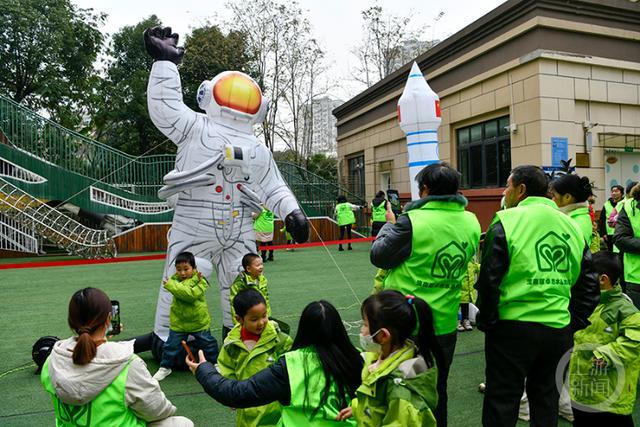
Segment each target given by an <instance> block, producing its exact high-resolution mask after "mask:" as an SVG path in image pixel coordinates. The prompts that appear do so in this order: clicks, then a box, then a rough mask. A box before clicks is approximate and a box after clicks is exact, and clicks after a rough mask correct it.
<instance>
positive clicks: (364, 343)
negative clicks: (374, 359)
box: [360, 329, 382, 353]
mask: <svg viewBox="0 0 640 427" xmlns="http://www.w3.org/2000/svg"><path fill="white" fill-rule="evenodd" d="M381 330H382V329H378V331H377V332H376V333H375V334H373V335H362V334H360V347H361V348H362V349H363V350H364V351H368V352H369V353H380V352H382V346H381V345H380V344H378V343H377V342H375V341H374V340H373V337H375V336H376V335H378V332H380V331H381Z"/></svg>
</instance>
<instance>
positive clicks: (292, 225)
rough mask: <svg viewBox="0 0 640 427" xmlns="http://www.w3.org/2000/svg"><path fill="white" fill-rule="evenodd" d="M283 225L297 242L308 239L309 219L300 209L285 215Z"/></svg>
mask: <svg viewBox="0 0 640 427" xmlns="http://www.w3.org/2000/svg"><path fill="white" fill-rule="evenodd" d="M284 225H285V227H286V228H287V231H288V232H289V234H291V237H293V240H295V241H296V242H297V243H304V242H306V241H307V239H309V221H307V217H306V216H305V215H304V212H302V211H301V210H300V209H296V210H295V211H293V212H291V213H290V214H289V215H287V217H286V218H285V219H284Z"/></svg>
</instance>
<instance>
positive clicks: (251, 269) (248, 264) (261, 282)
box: [229, 253, 271, 324]
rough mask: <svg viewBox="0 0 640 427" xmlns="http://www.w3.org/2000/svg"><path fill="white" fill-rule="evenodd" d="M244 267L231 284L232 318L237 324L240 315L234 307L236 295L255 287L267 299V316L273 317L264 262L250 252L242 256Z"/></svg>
mask: <svg viewBox="0 0 640 427" xmlns="http://www.w3.org/2000/svg"><path fill="white" fill-rule="evenodd" d="M242 268H243V269H244V271H242V272H240V274H238V276H237V277H236V278H235V280H234V281H233V283H232V284H231V290H230V296H229V300H230V303H231V318H232V319H233V322H234V323H235V324H237V323H238V320H237V319H238V317H237V316H236V312H235V309H234V308H233V307H234V305H233V300H234V299H235V297H236V295H238V293H239V292H240V291H242V290H244V289H255V290H257V291H258V292H260V293H261V294H262V297H263V298H264V300H265V306H266V308H267V316H269V317H271V304H269V285H268V283H267V278H266V277H264V274H262V272H263V271H264V262H263V261H262V258H261V257H260V255H258V254H254V253H248V254H246V255H245V256H243V257H242Z"/></svg>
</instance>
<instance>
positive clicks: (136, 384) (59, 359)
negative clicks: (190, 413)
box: [49, 337, 176, 422]
mask: <svg viewBox="0 0 640 427" xmlns="http://www.w3.org/2000/svg"><path fill="white" fill-rule="evenodd" d="M75 345H76V338H75V337H71V338H68V339H66V340H60V341H58V342H56V343H55V345H54V347H53V351H52V352H51V356H49V377H50V378H51V383H52V385H53V388H54V389H55V391H56V395H57V396H58V398H59V399H60V400H62V401H63V402H64V403H67V404H71V405H83V404H85V403H87V402H89V401H91V400H93V399H94V398H95V397H96V396H97V395H98V394H100V392H102V390H104V389H105V388H106V387H107V386H109V385H110V384H111V383H112V382H113V380H115V379H116V377H117V376H118V375H119V374H120V373H121V372H122V370H123V369H124V368H125V367H126V365H127V363H128V362H129V360H130V359H131V356H132V355H133V341H119V342H106V343H104V344H102V345H100V346H98V352H97V354H96V356H95V357H94V358H93V360H92V361H91V362H89V363H88V364H86V365H83V366H81V365H76V364H74V363H73V360H72V358H71V355H72V352H73V349H74V347H75ZM125 403H126V405H127V406H128V407H129V409H131V410H132V411H133V413H135V414H136V416H138V417H139V418H142V419H143V420H145V421H147V422H152V421H157V420H161V419H164V418H167V417H169V416H171V415H173V414H174V413H175V412H176V407H175V406H173V405H172V404H171V402H170V401H169V399H167V397H166V396H165V395H164V393H163V392H162V390H161V389H160V384H158V381H156V380H155V379H153V378H152V377H151V374H150V373H149V370H148V369H147V365H146V364H145V363H144V361H143V360H142V359H140V358H139V357H137V356H136V357H133V359H132V360H131V365H130V366H129V372H128V373H127V382H126V385H125Z"/></svg>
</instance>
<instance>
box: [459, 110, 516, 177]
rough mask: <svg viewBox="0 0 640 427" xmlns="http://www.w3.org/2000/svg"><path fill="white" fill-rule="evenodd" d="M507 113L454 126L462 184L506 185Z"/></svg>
mask: <svg viewBox="0 0 640 427" xmlns="http://www.w3.org/2000/svg"><path fill="white" fill-rule="evenodd" d="M508 126H509V116H505V117H500V118H498V119H493V120H489V121H486V122H483V123H478V124H475V125H473V126H468V127H464V128H460V129H458V130H456V133H457V136H458V138H457V141H458V170H459V171H460V173H461V174H462V187H463V188H483V187H502V186H506V184H507V178H508V177H509V173H510V172H511V137H510V135H509V129H508Z"/></svg>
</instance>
